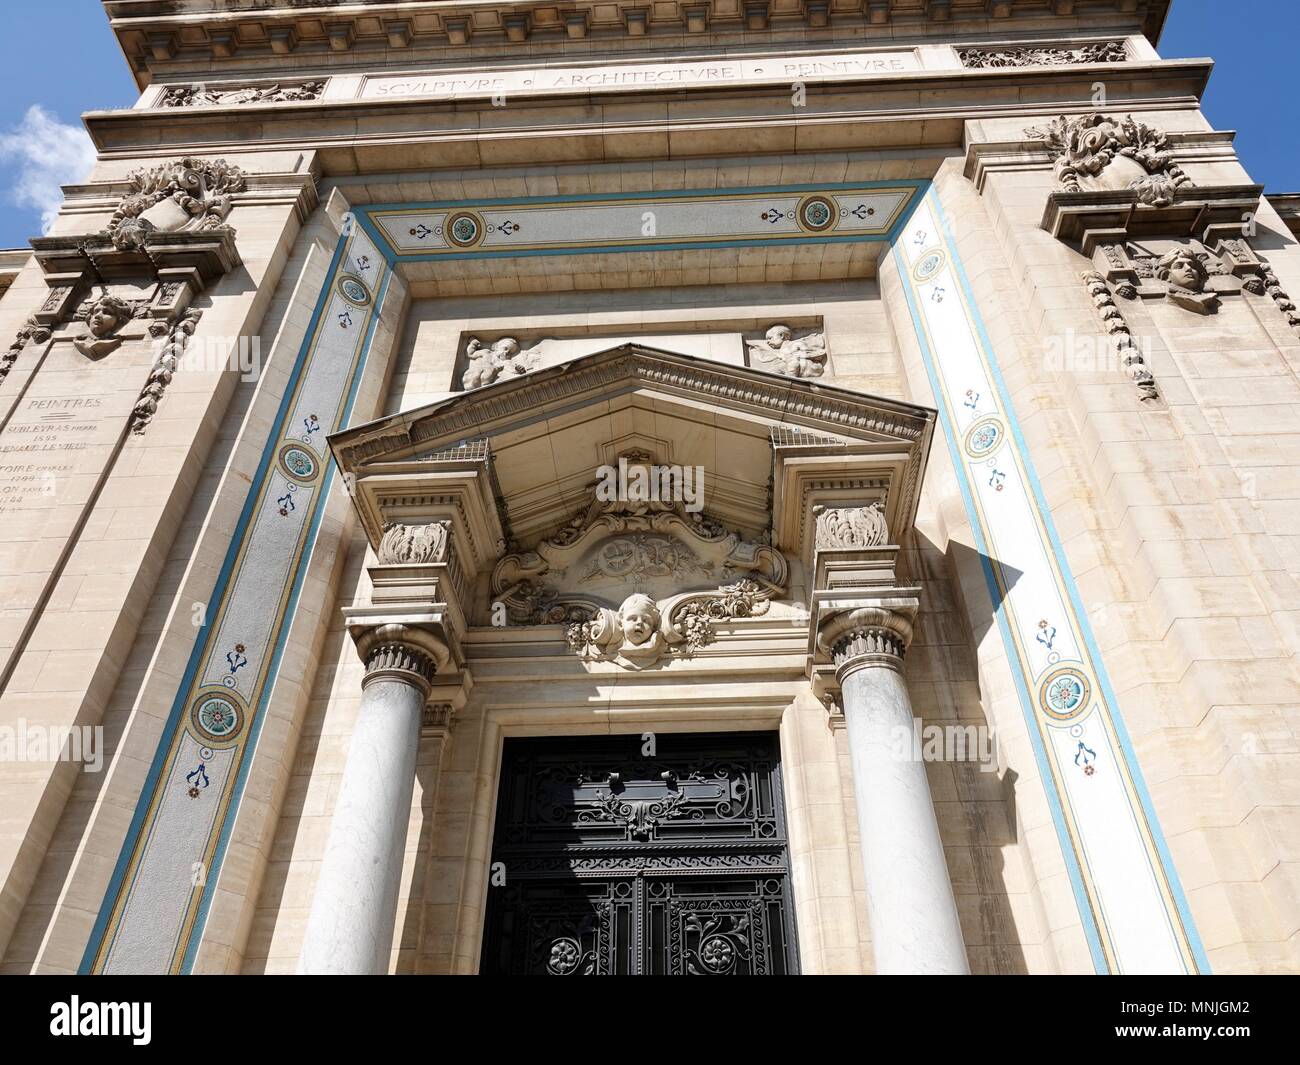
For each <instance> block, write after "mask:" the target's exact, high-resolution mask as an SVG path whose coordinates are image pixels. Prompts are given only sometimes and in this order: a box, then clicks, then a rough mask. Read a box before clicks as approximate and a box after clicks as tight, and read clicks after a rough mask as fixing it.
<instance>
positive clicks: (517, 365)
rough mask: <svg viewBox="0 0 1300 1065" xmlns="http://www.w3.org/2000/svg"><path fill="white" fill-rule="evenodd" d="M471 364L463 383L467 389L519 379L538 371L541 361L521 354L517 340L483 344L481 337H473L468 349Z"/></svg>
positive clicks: (503, 338) (511, 339)
mask: <svg viewBox="0 0 1300 1065" xmlns="http://www.w3.org/2000/svg"><path fill="white" fill-rule="evenodd" d="M465 357H466V359H468V362H467V363H466V366H465V372H464V374H462V375H461V379H460V383H461V386H462V387H464V388H467V389H469V388H482V387H483V386H484V385H490V384H492V383H493V382H494V381H503V380H505V379H506V378H509V377H518V376H520V375H521V374H525V373H527V372H528V371H529V370H535V369H537V365H538V359H537V356H536V354H534V353H533V352H531V351H521V350H520V349H519V341H517V340H516V339H515V338H514V337H501V338H500V339H499V340H495V341H493V342H492V343H491V344H484V343H483V342H482V341H480V340H479V339H478V337H470V339H469V343H468V344H467V345H466V346H465Z"/></svg>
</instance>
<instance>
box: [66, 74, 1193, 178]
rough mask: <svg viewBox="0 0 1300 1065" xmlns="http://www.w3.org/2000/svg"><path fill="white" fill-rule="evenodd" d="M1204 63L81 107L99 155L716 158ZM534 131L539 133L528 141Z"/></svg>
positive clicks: (1137, 99) (1143, 98)
mask: <svg viewBox="0 0 1300 1065" xmlns="http://www.w3.org/2000/svg"><path fill="white" fill-rule="evenodd" d="M1210 69H1211V63H1210V62H1209V61H1208V60H1162V61H1155V62H1141V63H1136V62H1130V63H1115V64H1102V65H1097V64H1087V65H1077V66H1059V67H1029V68H1002V69H985V70H953V69H945V70H921V71H914V72H909V73H905V74H899V75H897V76H896V77H893V76H891V77H889V78H878V77H877V78H870V79H863V78H854V77H851V76H850V77H845V78H843V79H840V78H834V79H828V80H824V81H819V82H815V83H814V82H809V83H808V84H807V86H806V91H807V106H805V107H802V108H792V107H791V104H790V93H789V85H788V84H781V85H776V84H774V83H760V84H753V85H726V86H721V85H719V86H703V85H701V86H696V87H692V88H690V89H684V88H676V89H668V90H648V89H646V88H639V89H627V90H623V89H611V90H609V91H604V92H600V93H595V92H590V91H586V90H582V91H575V92H563V93H558V92H551V93H539V94H537V95H533V96H520V97H518V98H512V102H511V105H510V107H508V108H505V109H501V108H494V107H492V105H491V100H490V98H488V97H484V98H482V99H469V100H465V99H456V100H438V99H406V98H403V99H382V100H373V99H361V100H357V99H353V100H337V101H335V100H320V101H312V102H302V103H280V104H272V105H257V104H254V105H244V106H242V107H204V108H167V109H164V110H149V109H143V108H141V109H135V110H126V111H100V112H91V113H89V114H87V115H86V116H84V117H85V123H86V127H87V129H88V130H89V131H90V134H91V136H92V138H93V139H94V141H95V144H96V147H97V148H98V149H99V152H100V155H101V157H102V158H106V159H107V158H117V157H134V156H138V155H140V154H142V153H144V152H148V153H150V154H157V153H158V152H159V151H169V152H177V153H183V154H184V153H191V154H204V153H219V152H225V153H230V152H233V151H235V150H236V149H237V148H238V147H245V146H247V145H249V144H250V143H255V144H256V147H257V150H259V151H271V150H277V149H279V150H298V151H306V150H313V151H319V152H320V153H321V154H322V159H321V165H322V168H323V171H324V172H325V173H328V174H345V173H354V172H356V173H366V172H371V171H379V172H386V171H391V170H392V169H393V168H394V159H395V158H400V159H401V165H402V167H403V168H409V169H427V168H445V167H452V168H455V167H463V166H471V167H483V166H490V165H516V164H520V165H522V164H535V163H536V162H537V161H538V158H539V151H543V152H544V155H543V158H544V159H546V160H547V161H551V162H560V161H563V162H575V163H576V162H584V161H600V160H604V159H607V158H618V159H620V160H621V159H635V158H642V157H661V156H663V155H664V154H665V152H667V153H668V154H672V155H684V154H685V155H696V156H703V155H727V154H731V153H734V152H736V151H737V150H742V151H746V152H748V151H750V150H751V148H750V145H752V143H753V138H754V137H757V136H760V135H761V137H762V140H763V143H764V145H765V146H767V147H768V150H770V151H780V152H799V151H825V150H875V149H888V148H906V147H924V146H930V147H935V146H942V145H949V146H952V147H956V146H957V145H959V144H960V142H961V129H960V123H962V122H965V121H970V120H975V119H981V118H993V117H1005V116H1018V115H1023V116H1027V117H1030V116H1033V117H1036V116H1041V115H1042V114H1044V113H1053V114H1054V113H1057V112H1058V111H1060V110H1062V109H1066V110H1086V109H1088V108H1089V105H1088V104H1087V101H1088V99H1089V96H1090V93H1091V92H1092V86H1093V84H1094V83H1095V81H1096V80H1097V78H1098V76H1099V72H1100V71H1104V72H1105V76H1106V81H1107V86H1108V91H1109V93H1110V95H1111V98H1112V99H1113V100H1115V101H1117V102H1116V104H1115V106H1116V107H1120V108H1122V109H1124V110H1132V111H1155V110H1162V109H1191V108H1195V107H1197V106H1198V104H1199V99H1200V94H1201V92H1202V91H1203V90H1204V87H1205V83H1206V79H1207V78H1208V75H1209V71H1210ZM1072 101H1077V102H1072ZM945 123H952V124H953V125H951V126H946V125H945ZM760 131H761V134H760ZM559 137H562V138H563V140H562V141H560V140H557V138H559ZM539 141H544V142H549V143H547V144H546V145H545V148H544V149H540V148H539V147H538V143H539ZM160 145H162V146H164V147H162V148H160ZM395 150H396V151H395ZM557 152H558V153H560V154H562V155H563V156H564V158H563V159H559V158H556V154H557Z"/></svg>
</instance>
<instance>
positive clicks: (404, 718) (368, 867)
mask: <svg viewBox="0 0 1300 1065" xmlns="http://www.w3.org/2000/svg"><path fill="white" fill-rule="evenodd" d="M435 645H436V641H435V640H434V638H433V637H432V636H430V635H429V634H427V633H425V632H422V631H421V630H418V629H414V628H410V627H407V626H404V625H383V626H379V627H378V628H376V629H374V630H371V631H370V632H367V633H366V634H365V635H364V636H363V637H361V638H360V639H359V640H358V647H357V649H358V651H359V652H360V653H361V657H362V660H363V661H364V662H365V664H366V674H365V678H364V679H363V680H362V682H361V688H362V695H361V709H360V711H359V712H358V714H357V722H356V726H355V727H354V729H353V732H352V743H351V746H350V748H349V750H348V759H347V762H346V764H345V765H344V768H343V780H342V782H341V784H340V786H339V794H338V801H337V802H336V803H335V807H334V819H333V821H332V823H331V825H330V834H329V840H328V842H327V843H326V847H325V857H324V860H323V861H322V863H321V869H320V876H319V879H318V880H317V883H316V895H315V897H314V898H313V899H312V906H311V913H310V916H309V917H308V919H307V930H306V934H305V937H304V941H303V948H302V954H301V956H300V958H299V962H298V971H299V972H300V973H325V974H366V973H386V972H387V971H388V962H389V957H390V955H391V952H392V947H393V931H394V925H395V923H396V919H397V899H398V892H399V888H400V881H401V874H402V857H403V854H404V853H405V849H406V835H407V828H408V825H409V824H410V818H411V796H412V793H413V791H414V789H415V759H416V751H417V748H418V747H419V742H420V717H421V714H422V713H423V710H424V705H425V702H426V700H427V699H428V696H429V691H430V686H431V684H432V681H433V676H434V672H435V669H436V665H435V663H436V660H437V654H436V652H437V647H436V646H435Z"/></svg>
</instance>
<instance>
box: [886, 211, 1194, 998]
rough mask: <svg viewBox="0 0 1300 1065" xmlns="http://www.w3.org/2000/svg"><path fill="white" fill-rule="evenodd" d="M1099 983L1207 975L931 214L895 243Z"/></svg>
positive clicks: (1045, 517)
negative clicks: (1106, 975) (1124, 977)
mask: <svg viewBox="0 0 1300 1065" xmlns="http://www.w3.org/2000/svg"><path fill="white" fill-rule="evenodd" d="M894 251H895V254H897V255H898V257H899V263H898V265H899V274H900V276H901V277H902V278H903V287H904V291H905V292H906V295H907V301H908V306H909V308H910V310H911V313H912V319H913V323H914V325H915V327H916V333H917V339H918V341H919V343H920V346H921V350H922V353H923V356H924V359H925V364H926V370H927V372H928V374H929V376H930V383H931V385H932V386H933V389H934V394H935V398H936V400H937V401H938V404H939V414H940V418H941V420H942V422H943V426H944V433H945V436H946V437H947V440H948V446H949V450H950V452H951V455H952V460H953V466H954V468H955V469H956V471H957V475H958V479H959V482H960V483H961V487H962V494H963V496H964V497H965V501H966V508H967V511H968V513H969V515H970V520H971V525H972V527H973V528H974V530H975V535H976V539H977V545H978V547H979V550H980V552H981V554H982V555H983V557H984V564H985V573H986V577H987V578H988V581H989V592H990V595H991V596H992V599H993V602H994V603H995V604H996V610H997V619H998V624H999V627H1000V628H1001V631H1002V637H1003V640H1004V642H1005V644H1006V649H1007V654H1008V658H1009V660H1010V662H1011V664H1012V669H1013V671H1014V672H1015V673H1016V674H1017V680H1018V681H1019V688H1020V697H1021V704H1022V706H1023V708H1024V712H1025V717H1026V720H1027V722H1028V725H1029V732H1030V736H1031V738H1032V740H1033V743H1034V751H1035V755H1036V757H1037V760H1038V764H1039V770H1040V772H1041V774H1042V777H1043V781H1044V785H1045V787H1046V789H1047V795H1048V799H1049V801H1050V803H1051V805H1052V812H1053V817H1054V818H1055V821H1056V827H1057V832H1058V834H1059V836H1060V839H1061V845H1062V850H1063V852H1064V854H1065V857H1066V864H1067V866H1068V868H1069V870H1070V875H1071V880H1072V881H1073V884H1074V889H1075V894H1076V897H1077V900H1078V904H1079V910H1080V913H1081V915H1082V917H1083V923H1084V928H1085V930H1086V931H1087V934H1088V939H1089V945H1090V947H1091V949H1092V954H1093V962H1094V965H1095V966H1096V968H1097V971H1098V972H1111V973H1194V972H1207V971H1208V968H1209V967H1208V963H1207V962H1206V959H1205V954H1204V951H1203V949H1202V947H1201V944H1200V941H1199V939H1198V937H1197V934H1196V930H1195V928H1194V926H1193V924H1192V920H1191V915H1190V913H1189V911H1188V908H1187V903H1186V900H1185V899H1184V897H1183V893H1182V889H1181V888H1180V886H1179V883H1178V877H1177V874H1176V873H1175V871H1174V867H1173V863H1172V861H1171V860H1170V857H1169V853H1168V850H1167V848H1166V846H1165V842H1164V839H1163V837H1162V835H1161V832H1160V827H1159V824H1158V823H1157V821H1156V816H1155V811H1154V808H1153V807H1152V805H1151V800H1150V798H1149V796H1148V795H1147V792H1146V788H1145V786H1144V784H1143V782H1142V776H1141V772H1140V770H1139V768H1138V765H1137V760H1136V758H1135V757H1134V754H1133V750H1132V746H1131V744H1130V742H1129V739H1128V735H1127V733H1126V731H1125V729H1124V724H1123V721H1122V719H1121V717H1120V712H1119V706H1118V704H1117V702H1116V700H1115V695H1114V692H1113V690H1112V688H1111V684H1110V681H1109V679H1108V677H1107V675H1106V669H1105V666H1104V665H1103V663H1102V660H1101V655H1100V654H1099V652H1098V650H1097V644H1096V641H1095V639H1094V637H1093V634H1092V632H1091V629H1090V626H1089V624H1088V619H1087V615H1086V613H1085V611H1084V609H1083V604H1082V602H1081V600H1080V598H1079V594H1078V590H1077V589H1076V587H1075V584H1074V578H1073V577H1072V576H1071V573H1070V568H1069V564H1068V562H1067V561H1066V558H1065V553H1064V551H1063V550H1062V548H1061V544H1060V540H1059V538H1058V537H1057V534H1056V530H1055V528H1054V527H1053V524H1052V519H1051V512H1050V510H1049V508H1048V506H1047V502H1046V499H1045V497H1044V495H1043V490H1042V486H1041V485H1040V484H1039V481H1038V478H1037V476H1036V474H1035V473H1034V467H1033V463H1032V461H1031V460H1030V455H1029V450H1028V448H1027V447H1026V446H1025V442H1024V440H1023V438H1022V436H1021V433H1020V428H1019V424H1018V422H1017V420H1016V415H1015V411H1014V410H1013V408H1012V405H1011V401H1010V397H1009V395H1008V393H1007V390H1006V386H1005V384H1004V383H1003V381H1002V378H1001V373H1000V371H999V369H998V365H997V360H996V358H995V356H994V354H993V348H992V345H991V344H990V343H989V340H988V336H987V334H986V332H985V329H984V326H983V322H982V320H981V318H980V316H979V311H978V310H977V309H976V305H975V301H974V298H973V296H972V294H971V290H970V286H969V284H968V282H967V280H966V276H965V272H964V271H963V269H962V266H961V263H960V262H959V260H958V258H957V253H956V250H955V247H954V242H953V240H952V237H951V234H950V233H949V232H948V229H947V224H946V221H945V220H944V218H943V215H942V211H941V208H940V207H939V203H938V199H937V197H936V196H935V195H934V193H933V192H930V193H929V194H928V195H927V196H926V197H925V199H924V200H923V201H922V202H921V203H920V205H919V206H918V207H917V209H916V210H915V211H914V212H913V213H912V215H911V217H910V218H908V220H907V221H906V223H905V224H904V225H903V227H902V228H901V230H900V233H899V236H898V239H897V240H896V241H895V243H894Z"/></svg>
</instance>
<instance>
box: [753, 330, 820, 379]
mask: <svg viewBox="0 0 1300 1065" xmlns="http://www.w3.org/2000/svg"><path fill="white" fill-rule="evenodd" d="M748 344H749V351H750V356H751V357H752V358H754V359H756V360H757V361H758V362H759V363H760V364H762V365H764V366H765V367H766V368H768V369H775V370H777V372H778V373H783V374H785V375H786V376H787V377H820V376H821V375H822V374H823V373H825V372H826V336H825V334H824V333H810V334H809V335H808V336H806V337H802V338H800V339H799V340H795V339H794V330H792V329H791V328H790V327H789V326H788V325H774V326H772V328H770V329H769V330H768V331H767V334H766V336H765V337H764V338H763V339H762V340H751V341H748Z"/></svg>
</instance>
